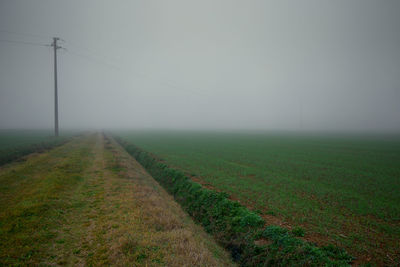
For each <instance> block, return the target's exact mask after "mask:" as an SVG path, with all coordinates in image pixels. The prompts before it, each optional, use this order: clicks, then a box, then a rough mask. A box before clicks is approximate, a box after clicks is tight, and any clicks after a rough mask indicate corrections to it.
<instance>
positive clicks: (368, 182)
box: [118, 131, 400, 264]
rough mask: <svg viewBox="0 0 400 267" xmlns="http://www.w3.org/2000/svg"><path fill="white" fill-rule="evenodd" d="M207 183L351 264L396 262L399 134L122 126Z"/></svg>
mask: <svg viewBox="0 0 400 267" xmlns="http://www.w3.org/2000/svg"><path fill="white" fill-rule="evenodd" d="M118 135H119V136H120V137H122V138H123V139H124V140H126V141H128V142H130V143H132V144H135V145H137V146H138V147H140V148H142V149H143V150H145V151H148V152H150V153H153V154H154V155H155V156H157V157H158V158H159V159H161V160H164V161H165V162H166V164H168V165H169V166H171V167H174V168H177V169H180V170H182V171H184V173H186V174H187V175H188V176H190V177H192V179H193V180H195V181H198V182H200V183H201V184H203V185H204V186H206V187H211V188H214V189H216V190H218V191H223V192H226V193H228V194H230V196H231V198H233V199H235V200H238V201H239V202H240V203H242V204H244V205H246V206H248V207H249V208H251V209H252V210H255V211H257V212H259V213H260V214H262V216H263V217H264V218H265V220H266V221H267V223H269V224H278V225H281V226H283V227H287V228H291V229H294V228H296V229H298V230H299V231H300V232H302V230H304V231H305V236H304V239H306V240H309V241H312V242H316V243H318V244H328V243H333V244H336V245H338V246H341V247H344V248H345V249H346V250H348V251H349V252H350V253H351V254H353V255H354V256H356V257H357V259H356V263H357V262H358V263H363V262H369V261H372V262H374V263H376V264H394V263H396V261H399V260H400V251H399V247H400V241H399V240H400V138H398V137H394V136H391V137H388V136H386V137H371V136H370V137H366V136H356V135H353V136H324V135H290V134H279V135H278V134H267V133H222V132H220V133H207V132H156V131H153V132H151V131H147V132H144V131H141V132H140V131H136V132H135V131H130V132H128V131H125V132H119V133H118Z"/></svg>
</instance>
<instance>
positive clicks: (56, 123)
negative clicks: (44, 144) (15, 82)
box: [51, 37, 61, 137]
mask: <svg viewBox="0 0 400 267" xmlns="http://www.w3.org/2000/svg"><path fill="white" fill-rule="evenodd" d="M59 39H60V38H58V37H54V38H53V43H52V44H51V46H52V47H53V49H54V135H55V136H56V137H57V136H58V88H57V49H60V48H61V46H58V45H57V41H58V40H59Z"/></svg>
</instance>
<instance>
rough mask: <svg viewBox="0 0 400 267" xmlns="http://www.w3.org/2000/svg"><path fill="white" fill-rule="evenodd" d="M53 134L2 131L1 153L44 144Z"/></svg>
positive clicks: (0, 140) (46, 132)
mask: <svg viewBox="0 0 400 267" xmlns="http://www.w3.org/2000/svg"><path fill="white" fill-rule="evenodd" d="M52 134H53V133H52V132H51V131H45V130H36V131H35V130H0V151H4V150H6V149H13V148H17V147H22V146H26V145H31V144H35V143H39V142H43V141H46V140H48V139H49V138H51V136H52Z"/></svg>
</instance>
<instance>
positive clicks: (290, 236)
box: [113, 136, 353, 266]
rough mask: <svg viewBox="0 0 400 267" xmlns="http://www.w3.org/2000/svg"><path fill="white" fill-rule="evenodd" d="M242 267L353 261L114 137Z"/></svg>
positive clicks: (331, 263)
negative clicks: (269, 220) (267, 220)
mask: <svg viewBox="0 0 400 267" xmlns="http://www.w3.org/2000/svg"><path fill="white" fill-rule="evenodd" d="M113 137H114V139H115V140H116V141H117V142H118V143H119V144H120V145H121V146H122V147H123V148H124V149H125V150H126V151H127V152H128V153H129V154H130V155H132V156H133V157H134V158H135V159H136V160H137V161H138V162H139V163H140V164H141V165H142V166H143V167H144V168H145V169H146V170H147V171H148V172H149V173H150V174H151V175H152V177H153V178H154V179H156V180H157V181H158V183H160V185H162V186H163V187H164V188H165V189H166V190H167V191H168V192H169V193H170V194H171V195H172V196H173V197H174V199H175V200H176V201H177V202H178V203H179V204H180V205H181V206H182V208H183V209H184V210H185V211H186V212H187V213H188V214H189V215H190V216H191V217H192V218H193V220H194V221H195V222H197V223H198V224H200V225H201V226H202V227H203V228H204V229H205V230H206V231H207V232H208V233H210V234H211V235H212V236H213V237H214V238H215V240H216V241H218V243H219V244H220V245H222V246H223V247H224V248H226V249H227V250H228V251H230V253H231V255H232V258H233V259H234V261H235V262H237V263H238V264H239V265H241V266H265V265H267V266H349V265H350V264H351V263H352V261H353V257H352V256H351V255H349V254H348V253H347V252H346V251H345V250H344V249H342V248H339V247H337V246H335V245H329V244H328V245H326V246H317V245H316V244H313V243H311V242H308V241H305V240H303V239H301V236H302V235H304V233H303V230H302V229H300V228H297V229H293V230H292V231H290V230H288V229H285V228H283V227H280V226H275V225H269V224H268V222H266V221H265V220H264V219H263V218H262V217H261V216H260V215H258V214H257V213H256V212H253V211H250V210H249V209H247V208H246V207H245V206H243V205H241V204H239V203H238V202H237V201H233V200H231V199H230V198H229V195H228V194H227V193H224V192H217V191H215V190H212V189H208V188H205V187H203V186H202V185H200V184H199V183H196V182H194V181H192V180H191V179H190V178H189V177H187V176H186V175H184V173H183V172H181V171H179V170H176V169H174V168H171V167H169V166H168V165H167V164H166V163H165V162H163V161H161V160H159V159H157V158H156V157H155V156H154V155H152V154H150V153H148V152H146V151H143V150H142V149H140V148H139V147H137V146H135V145H134V144H132V143H130V142H128V141H126V140H124V139H123V138H120V137H118V136H113Z"/></svg>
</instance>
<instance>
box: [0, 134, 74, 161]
mask: <svg viewBox="0 0 400 267" xmlns="http://www.w3.org/2000/svg"><path fill="white" fill-rule="evenodd" d="M68 140H70V137H58V138H53V137H52V138H50V139H49V140H46V141H42V142H39V143H34V144H29V145H22V146H15V147H12V148H6V149H2V150H0V166H1V165H3V164H6V163H9V162H12V161H14V160H17V159H20V158H22V157H23V156H26V155H28V154H31V153H34V152H35V153H40V152H43V151H46V150H49V149H51V148H54V147H56V146H60V145H62V144H64V143H66V142H67V141H68Z"/></svg>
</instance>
